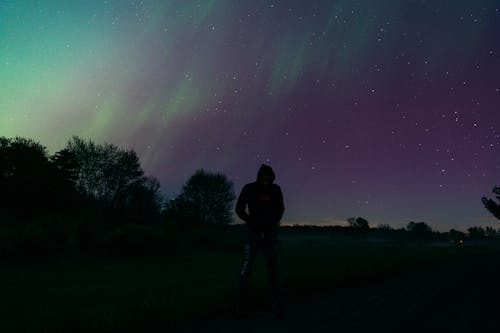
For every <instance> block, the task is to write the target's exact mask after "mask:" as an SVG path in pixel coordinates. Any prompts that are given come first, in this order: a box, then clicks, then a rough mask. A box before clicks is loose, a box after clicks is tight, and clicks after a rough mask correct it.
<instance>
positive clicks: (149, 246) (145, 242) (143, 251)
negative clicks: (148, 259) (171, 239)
mask: <svg viewBox="0 0 500 333" xmlns="http://www.w3.org/2000/svg"><path fill="white" fill-rule="evenodd" d="M104 242H105V247H106V249H107V251H108V252H109V253H110V254H113V255H119V256H135V255H154V254H161V253H164V252H165V250H167V249H168V248H169V246H168V239H167V237H166V236H165V232H164V231H163V230H162V229H161V228H159V227H153V226H144V225H134V224H129V225H124V226H122V227H119V228H117V229H114V230H111V231H109V232H108V233H107V235H106V238H105V240H104Z"/></svg>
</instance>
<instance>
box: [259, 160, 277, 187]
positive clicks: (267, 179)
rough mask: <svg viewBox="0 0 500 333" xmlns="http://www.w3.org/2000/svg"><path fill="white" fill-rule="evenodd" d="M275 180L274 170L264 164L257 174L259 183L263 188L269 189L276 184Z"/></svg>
mask: <svg viewBox="0 0 500 333" xmlns="http://www.w3.org/2000/svg"><path fill="white" fill-rule="evenodd" d="M274 178H275V175H274V171H273V169H272V168H271V167H270V166H269V165H266V164H262V165H261V166H260V168H259V172H257V183H258V184H259V185H261V186H263V187H268V186H271V184H272V183H273V182H274Z"/></svg>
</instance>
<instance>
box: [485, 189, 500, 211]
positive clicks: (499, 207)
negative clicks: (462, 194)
mask: <svg viewBox="0 0 500 333" xmlns="http://www.w3.org/2000/svg"><path fill="white" fill-rule="evenodd" d="M492 192H493V193H494V194H495V196H496V197H497V200H499V201H500V186H495V187H493V190H492ZM481 201H482V202H483V205H484V207H485V208H486V209H487V210H488V211H489V212H490V213H491V214H493V216H495V217H496V218H497V219H500V204H498V203H496V202H495V201H493V199H488V198H486V197H482V198H481Z"/></svg>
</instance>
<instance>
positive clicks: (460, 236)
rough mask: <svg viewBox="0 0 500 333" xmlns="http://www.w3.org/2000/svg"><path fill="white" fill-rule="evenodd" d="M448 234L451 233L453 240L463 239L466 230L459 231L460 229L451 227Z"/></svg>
mask: <svg viewBox="0 0 500 333" xmlns="http://www.w3.org/2000/svg"><path fill="white" fill-rule="evenodd" d="M448 235H449V238H450V240H453V241H454V242H460V241H463V239H464V238H465V233H464V232H462V231H459V230H455V229H450V231H449V232H448Z"/></svg>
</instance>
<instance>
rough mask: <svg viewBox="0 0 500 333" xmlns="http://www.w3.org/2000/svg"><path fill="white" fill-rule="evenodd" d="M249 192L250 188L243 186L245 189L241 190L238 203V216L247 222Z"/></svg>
mask: <svg viewBox="0 0 500 333" xmlns="http://www.w3.org/2000/svg"><path fill="white" fill-rule="evenodd" d="M247 192H248V188H247V187H246V185H245V186H243V189H242V190H241V193H240V195H239V197H238V200H237V201H236V215H238V217H239V218H240V219H242V220H243V221H245V222H248V220H249V216H248V213H247V212H246V206H247V202H248V198H247V197H248V194H247Z"/></svg>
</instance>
